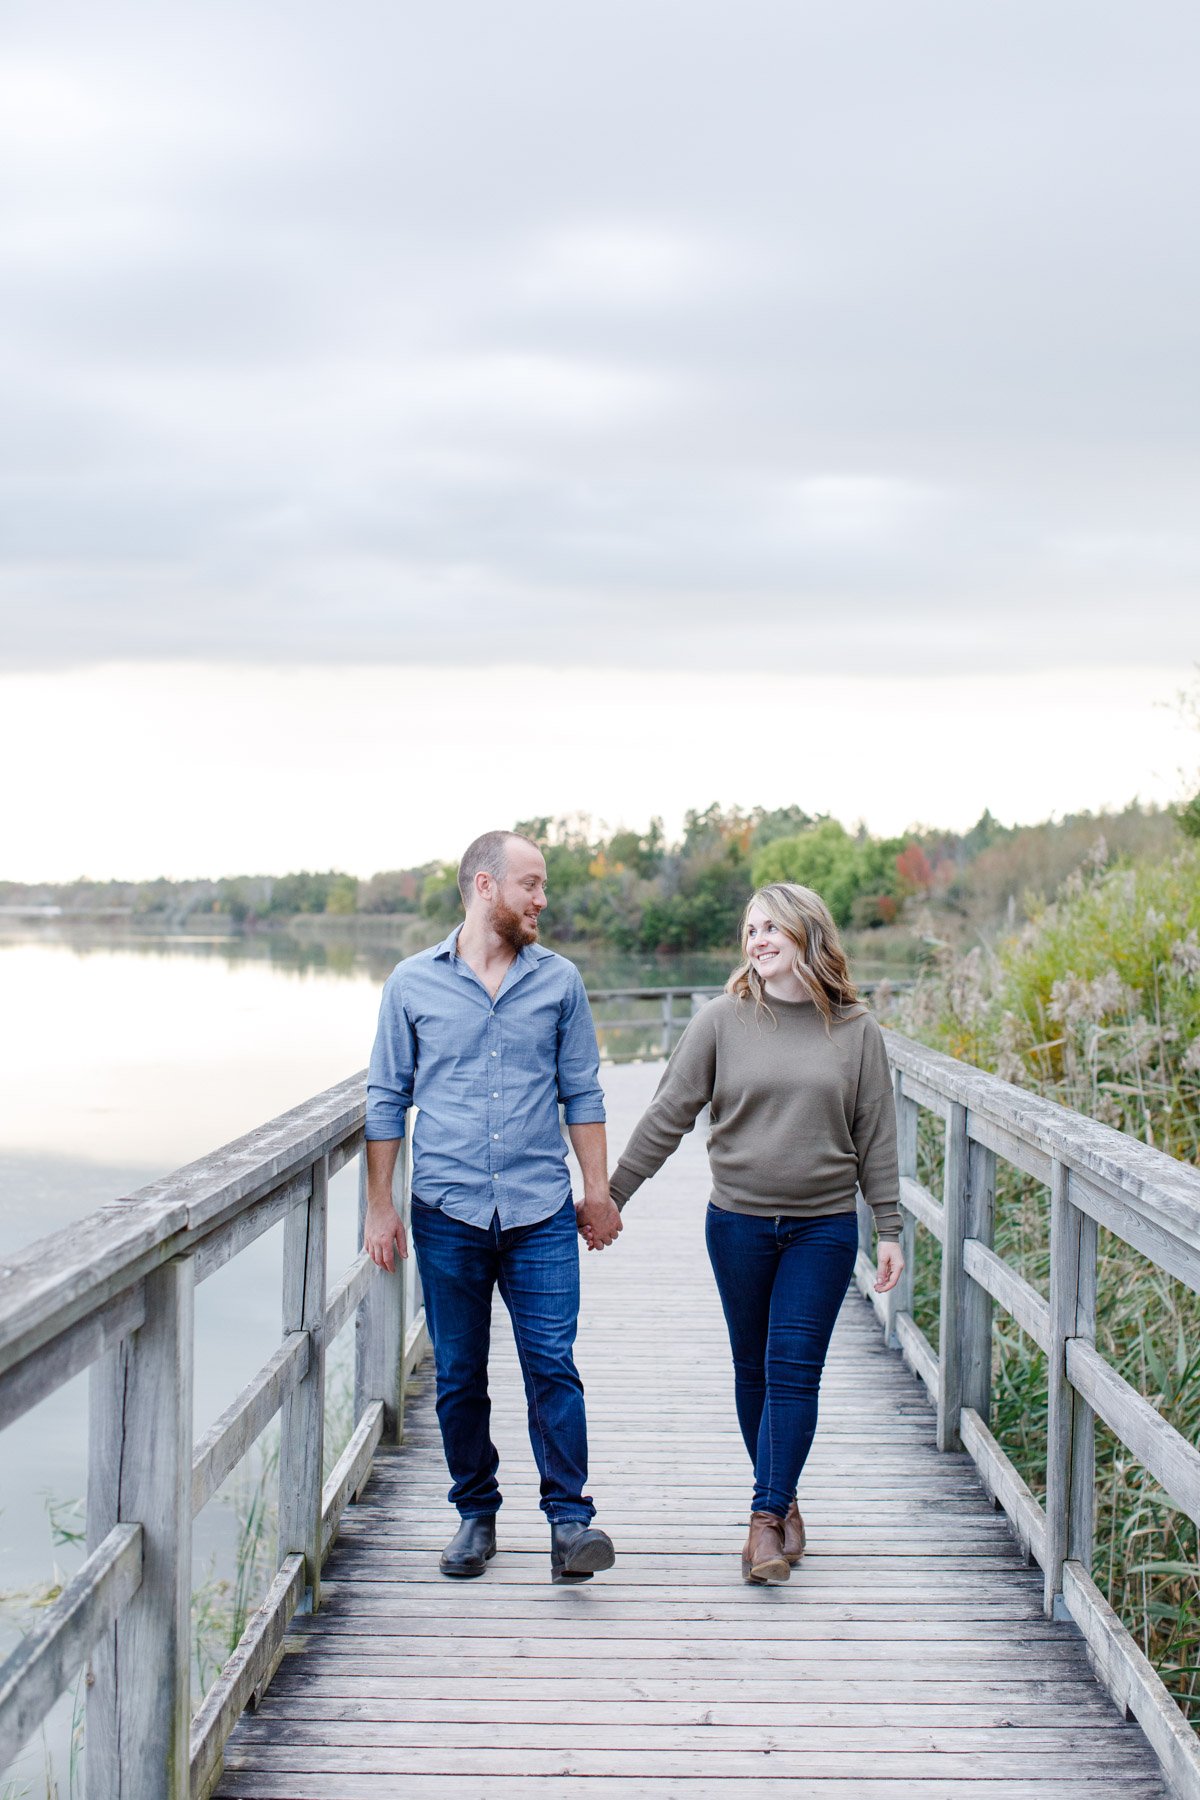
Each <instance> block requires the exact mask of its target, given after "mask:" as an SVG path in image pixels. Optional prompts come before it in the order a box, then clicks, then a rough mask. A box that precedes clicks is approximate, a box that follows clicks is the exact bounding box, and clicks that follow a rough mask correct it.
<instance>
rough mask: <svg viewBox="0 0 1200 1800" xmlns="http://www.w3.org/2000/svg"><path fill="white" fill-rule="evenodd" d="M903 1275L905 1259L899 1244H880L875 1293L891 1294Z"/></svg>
mask: <svg viewBox="0 0 1200 1800" xmlns="http://www.w3.org/2000/svg"><path fill="white" fill-rule="evenodd" d="M903 1273H904V1257H903V1255H902V1254H901V1251H900V1246H899V1244H880V1246H879V1261H878V1268H877V1270H876V1276H875V1292H876V1293H877V1294H887V1293H890V1292H891V1290H892V1289H893V1288H894V1287H895V1285H896V1283H897V1282H898V1281H899V1279H900V1277H901V1275H903Z"/></svg>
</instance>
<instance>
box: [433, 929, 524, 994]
mask: <svg viewBox="0 0 1200 1800" xmlns="http://www.w3.org/2000/svg"><path fill="white" fill-rule="evenodd" d="M462 928H463V921H462V920H460V921H459V923H458V924H457V925H456V926H455V927H454V929H453V931H452V932H450V934H449V936H448V937H444V938H443V939H442V941H441V943H440V944H439V945H438V946H437V948H436V949H435V950H434V953H433V954H434V959H435V960H437V959H438V958H439V957H440V958H441V959H442V960H443V961H444V962H453V961H454V960H455V958H456V957H457V955H458V934H459V932H460V931H461V930H462ZM550 954H551V952H550V951H549V950H547V948H546V946H545V945H544V944H525V945H523V946H522V948H521V949H520V950H518V951H517V954H516V958H515V959H514V964H513V966H514V968H515V967H520V968H522V969H536V967H537V965H538V964H539V963H540V962H541V961H542V960H543V959H544V958H545V957H547V956H549V955H550ZM506 980H507V977H506Z"/></svg>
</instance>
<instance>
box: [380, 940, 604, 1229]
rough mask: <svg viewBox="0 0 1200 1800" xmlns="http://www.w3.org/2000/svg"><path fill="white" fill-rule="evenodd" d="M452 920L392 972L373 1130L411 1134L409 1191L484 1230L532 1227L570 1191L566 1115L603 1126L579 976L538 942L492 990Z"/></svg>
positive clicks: (383, 1010)
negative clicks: (414, 1113)
mask: <svg viewBox="0 0 1200 1800" xmlns="http://www.w3.org/2000/svg"><path fill="white" fill-rule="evenodd" d="M461 929H462V927H461V926H456V927H455V929H454V930H453V931H452V932H451V933H450V936H449V937H448V938H446V940H445V941H444V942H443V943H441V944H438V945H437V947H436V949H433V950H422V951H421V952H420V953H419V954H418V955H417V956H409V957H406V958H405V960H404V961H403V962H402V963H399V964H398V965H397V966H396V968H395V969H394V970H393V971H392V973H391V975H390V976H389V977H388V979H387V982H386V984H385V986H384V990H383V1003H382V1005H381V1007H380V1009H379V1029H378V1031H377V1032H376V1034H375V1048H374V1050H373V1051H372V1052H371V1066H370V1068H369V1070H368V1072H367V1137H368V1138H369V1139H376V1138H402V1137H403V1136H404V1115H405V1113H406V1111H407V1109H408V1108H409V1107H410V1106H414V1105H415V1106H416V1107H417V1108H418V1109H419V1116H418V1118H417V1121H416V1128H415V1130H414V1132H413V1144H412V1155H413V1177H412V1186H413V1193H414V1195H415V1196H417V1197H418V1198H419V1199H420V1200H422V1201H424V1203H425V1204H426V1205H429V1206H438V1207H441V1208H442V1209H443V1211H445V1212H447V1213H449V1214H450V1216H451V1217H452V1218H455V1219H461V1220H463V1221H464V1223H466V1224H468V1225H477V1226H479V1227H480V1228H481V1229H483V1230H486V1229H487V1227H488V1226H490V1224H491V1222H492V1215H493V1214H494V1213H497V1212H498V1213H499V1215H500V1224H501V1227H502V1228H503V1229H505V1230H507V1229H509V1228H510V1227H512V1226H514V1225H534V1224H536V1223H537V1222H538V1220H539V1219H547V1218H549V1217H550V1215H551V1214H552V1213H555V1212H557V1211H558V1209H559V1207H560V1206H562V1204H563V1202H564V1201H565V1200H566V1198H567V1196H568V1195H569V1193H570V1192H571V1178H570V1176H569V1174H568V1173H567V1146H566V1143H565V1141H564V1138H563V1133H562V1128H561V1126H560V1124H559V1115H558V1106H559V1102H560V1101H561V1102H562V1104H563V1108H564V1110H565V1114H566V1121H567V1124H568V1125H586V1124H593V1123H595V1124H601V1123H603V1120H604V1095H603V1092H602V1091H601V1087H600V1056H599V1052H598V1050H597V1048H596V1031H595V1027H594V1025H593V1024H592V1015H591V1012H590V1010H589V1008H588V1002H587V994H586V993H585V991H584V986H583V978H582V976H581V975H580V973H579V970H578V969H577V968H576V967H575V965H574V963H571V962H568V961H567V959H566V958H565V957H563V956H556V955H555V953H554V951H553V950H547V949H545V948H544V947H543V946H542V945H541V944H527V945H526V946H525V948H524V949H523V950H519V951H518V952H517V955H516V957H515V959H514V961H513V964H512V967H511V968H510V969H509V971H508V973H507V974H506V975H505V977H504V980H503V982H502V983H501V984H500V989H499V992H498V993H497V994H496V997H495V999H493V998H492V996H491V995H490V994H489V993H488V991H487V989H486V988H485V987H484V985H483V983H482V982H481V981H480V979H479V977H478V976H477V975H476V974H475V972H474V970H473V969H472V968H470V967H469V965H468V964H467V963H465V962H464V961H463V959H462V958H461V957H460V956H459V955H458V949H457V946H458V933H459V931H461Z"/></svg>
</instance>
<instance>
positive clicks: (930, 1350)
mask: <svg viewBox="0 0 1200 1800" xmlns="http://www.w3.org/2000/svg"><path fill="white" fill-rule="evenodd" d="M896 1336H897V1337H898V1338H899V1339H900V1349H901V1351H902V1353H903V1356H904V1360H905V1362H906V1363H907V1364H908V1366H909V1368H910V1369H911V1370H912V1372H913V1374H914V1375H919V1376H920V1378H921V1380H922V1381H923V1382H924V1384H925V1391H926V1392H927V1393H928V1395H929V1398H930V1399H931V1400H932V1401H933V1404H934V1405H935V1406H936V1405H937V1397H938V1359H937V1352H936V1351H935V1350H934V1347H933V1345H932V1344H931V1343H930V1341H929V1339H928V1338H927V1337H926V1336H925V1333H924V1332H923V1331H922V1330H921V1327H920V1326H919V1325H918V1324H917V1321H916V1320H915V1319H914V1318H913V1317H912V1315H911V1314H910V1313H901V1314H900V1315H899V1316H898V1318H897V1320H896Z"/></svg>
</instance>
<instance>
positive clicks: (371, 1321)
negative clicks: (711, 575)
mask: <svg viewBox="0 0 1200 1800" xmlns="http://www.w3.org/2000/svg"><path fill="white" fill-rule="evenodd" d="M411 1136H412V1115H411V1112H410V1114H409V1116H408V1118H407V1120H406V1128H405V1135H404V1137H403V1138H402V1139H401V1143H400V1150H399V1153H398V1155H397V1157H396V1168H395V1173H394V1174H393V1177H392V1205H393V1207H394V1208H395V1210H396V1213H397V1216H398V1217H399V1218H400V1219H401V1220H403V1219H404V1212H405V1189H406V1186H407V1169H408V1151H409V1143H410V1140H411ZM366 1217H367V1159H366V1157H365V1156H363V1158H362V1159H361V1161H360V1163H359V1172H358V1241H359V1243H360V1244H361V1243H362V1241H363V1231H364V1228H365V1223H366ZM371 1273H372V1277H373V1279H372V1280H371V1282H370V1283H369V1284H368V1286H367V1289H366V1291H365V1293H364V1295H363V1300H362V1304H361V1306H360V1307H359V1309H358V1316H357V1319H356V1320H355V1328H354V1329H355V1338H354V1411H355V1414H356V1416H358V1417H360V1418H361V1417H362V1415H363V1414H364V1413H365V1412H366V1410H367V1408H368V1406H371V1405H373V1404H374V1403H375V1402H376V1401H380V1402H381V1403H382V1405H383V1438H382V1441H383V1442H384V1443H386V1444H398V1443H399V1442H400V1439H401V1437H402V1436H403V1433H404V1385H405V1380H406V1378H407V1374H408V1367H407V1366H406V1356H405V1350H406V1344H405V1332H406V1328H407V1323H408V1321H407V1297H408V1289H407V1282H406V1280H405V1265H404V1264H403V1263H401V1262H398V1263H397V1264H396V1267H395V1268H394V1269H393V1270H392V1272H391V1273H390V1274H389V1273H388V1271H387V1270H386V1269H377V1268H374V1267H372V1270H371Z"/></svg>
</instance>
